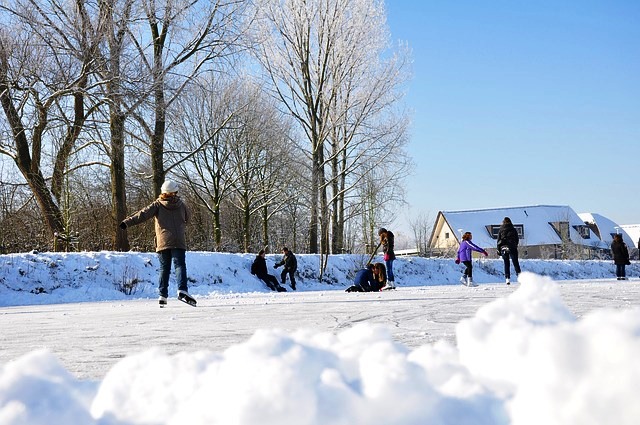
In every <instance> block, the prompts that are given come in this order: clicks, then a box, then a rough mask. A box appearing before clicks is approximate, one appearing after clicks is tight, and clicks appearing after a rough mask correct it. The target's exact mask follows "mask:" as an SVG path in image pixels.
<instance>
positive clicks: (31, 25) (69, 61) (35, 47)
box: [0, 0, 100, 234]
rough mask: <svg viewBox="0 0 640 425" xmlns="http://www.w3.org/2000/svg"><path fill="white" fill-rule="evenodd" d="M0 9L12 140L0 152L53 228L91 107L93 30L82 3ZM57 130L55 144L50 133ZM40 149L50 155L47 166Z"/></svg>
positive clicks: (59, 223)
mask: <svg viewBox="0 0 640 425" xmlns="http://www.w3.org/2000/svg"><path fill="white" fill-rule="evenodd" d="M47 6H48V8H47ZM0 10H2V11H4V12H6V13H7V15H6V18H7V22H12V25H13V26H14V27H13V28H11V27H10V26H5V28H4V29H3V30H2V31H0V101H1V103H2V108H3V110H4V113H5V116H6V118H7V125H8V131H9V132H10V133H11V136H10V140H12V141H13V145H12V146H11V145H3V146H1V147H0V152H1V153H3V154H5V155H8V156H9V157H11V158H12V159H13V160H14V162H15V164H16V165H17V167H18V169H19V170H20V172H21V173H22V175H23V177H24V178H25V180H26V181H27V183H28V184H29V186H30V188H31V190H32V192H33V194H34V196H35V198H36V200H37V202H38V205H39V207H40V209H41V211H42V214H43V217H44V219H45V222H46V224H47V227H48V229H49V231H50V233H51V234H56V233H57V232H63V231H64V227H65V225H64V222H63V219H62V215H61V212H60V208H59V205H58V201H60V196H61V188H62V180H63V176H64V173H65V170H66V167H67V163H68V160H69V158H70V156H71V155H72V152H73V150H74V147H75V145H76V142H77V140H78V137H79V136H80V133H81V131H82V128H83V125H84V122H85V120H86V119H87V118H88V116H89V115H90V114H91V113H92V111H93V107H89V108H87V107H86V105H85V99H86V92H87V90H88V89H89V87H88V86H89V76H90V72H91V70H92V61H93V55H94V52H95V51H96V48H97V45H98V42H99V39H100V37H99V35H98V33H99V32H100V31H99V29H98V30H97V31H96V28H95V27H94V26H93V25H92V24H91V21H90V20H89V19H87V16H86V13H85V12H86V10H85V8H84V3H83V2H77V4H76V7H75V10H74V11H73V12H75V13H65V12H69V11H68V10H65V9H64V8H60V7H59V5H58V4H56V3H55V2H35V1H30V0H24V1H19V0H18V1H14V2H8V3H5V4H3V5H1V6H0ZM10 18H11V19H10ZM10 30H13V31H10ZM9 31H10V32H9ZM59 130H62V131H61V133H62V137H60V139H59V140H61V141H60V143H56V141H55V140H54V139H53V136H52V133H54V132H55V131H59ZM47 152H49V153H50V154H51V155H52V156H54V159H53V161H52V163H51V164H49V166H48V167H47V166H46V165H45V164H43V157H45V156H46V154H47ZM46 169H48V170H50V171H51V175H52V179H51V188H50V189H49V187H48V185H47V178H46V176H45V170H46Z"/></svg>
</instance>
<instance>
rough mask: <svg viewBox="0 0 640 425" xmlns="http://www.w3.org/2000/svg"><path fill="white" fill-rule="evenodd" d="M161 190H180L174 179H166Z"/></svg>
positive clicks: (167, 191)
mask: <svg viewBox="0 0 640 425" xmlns="http://www.w3.org/2000/svg"><path fill="white" fill-rule="evenodd" d="M161 190H162V193H175V192H177V191H178V185H177V184H176V182H174V181H173V180H165V181H164V183H162V188H161Z"/></svg>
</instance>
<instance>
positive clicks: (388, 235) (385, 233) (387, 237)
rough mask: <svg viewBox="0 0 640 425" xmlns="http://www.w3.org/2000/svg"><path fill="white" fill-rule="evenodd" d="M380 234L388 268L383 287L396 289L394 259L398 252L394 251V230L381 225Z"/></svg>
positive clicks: (384, 288)
mask: <svg viewBox="0 0 640 425" xmlns="http://www.w3.org/2000/svg"><path fill="white" fill-rule="evenodd" d="M378 236H380V244H382V252H383V253H384V265H385V267H386V268H387V284H386V285H385V286H384V287H383V288H382V289H383V290H388V289H396V284H395V276H394V275H393V260H395V259H396V254H395V253H394V252H393V244H394V240H393V239H394V236H393V232H392V231H390V230H387V229H385V228H384V227H381V228H380V230H378Z"/></svg>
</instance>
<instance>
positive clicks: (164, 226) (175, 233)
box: [123, 195, 189, 252]
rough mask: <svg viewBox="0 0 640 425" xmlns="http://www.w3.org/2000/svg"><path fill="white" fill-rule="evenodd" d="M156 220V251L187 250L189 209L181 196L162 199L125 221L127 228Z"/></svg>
mask: <svg viewBox="0 0 640 425" xmlns="http://www.w3.org/2000/svg"><path fill="white" fill-rule="evenodd" d="M152 217H153V218H155V229H156V238H155V243H156V251H157V252H160V251H163V250H165V249H172V248H178V249H185V250H186V249H187V241H186V237H185V230H186V226H187V223H188V222H189V209H188V208H187V206H186V204H185V203H184V202H182V199H180V197H179V196H177V195H176V196H172V197H170V198H168V199H162V198H161V197H160V198H158V199H156V200H155V201H154V202H153V203H152V204H150V205H148V206H147V207H145V208H143V209H141V210H140V211H138V212H137V213H135V214H134V215H132V216H131V217H127V218H125V219H124V220H123V221H124V223H125V224H126V225H127V226H131V225H134V224H139V223H142V222H144V221H147V220H149V219H150V218H152Z"/></svg>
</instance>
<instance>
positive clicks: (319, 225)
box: [257, 0, 406, 254]
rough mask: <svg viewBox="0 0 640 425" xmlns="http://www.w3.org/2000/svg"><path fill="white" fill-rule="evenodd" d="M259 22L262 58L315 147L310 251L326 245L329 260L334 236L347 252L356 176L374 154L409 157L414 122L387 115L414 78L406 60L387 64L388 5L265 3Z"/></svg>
mask: <svg viewBox="0 0 640 425" xmlns="http://www.w3.org/2000/svg"><path fill="white" fill-rule="evenodd" d="M259 17H260V19H259V24H260V25H259V35H260V36H261V37H262V38H261V39H260V43H258V45H259V53H258V54H257V57H258V60H259V61H260V63H261V64H262V66H263V68H264V69H265V71H266V74H267V76H268V77H269V79H270V80H271V82H272V88H273V91H274V95H275V96H276V98H277V99H279V100H280V102H281V103H282V105H283V106H284V108H285V109H286V110H287V111H288V112H289V113H290V114H291V115H292V116H293V117H295V119H296V120H297V122H298V124H299V125H300V129H301V131H302V132H303V134H304V135H305V139H306V142H307V143H306V144H305V146H304V147H303V149H304V152H305V154H306V155H307V156H308V158H309V161H310V164H311V165H310V168H311V184H310V191H311V192H310V195H309V197H310V202H311V204H310V237H309V243H310V251H311V252H312V253H316V252H318V241H320V247H321V249H322V252H323V253H325V254H328V253H329V251H330V246H329V235H330V233H333V236H334V240H333V242H334V243H333V245H334V249H337V250H340V249H341V245H342V242H341V238H342V234H343V233H344V229H343V228H342V226H341V224H338V223H342V222H343V221H344V220H341V217H342V216H344V208H345V207H344V196H345V194H346V193H347V191H349V190H351V188H352V187H355V186H354V183H355V182H357V180H358V179H357V178H356V179H355V180H349V176H350V175H351V176H353V175H355V170H356V169H358V167H360V166H363V164H364V163H366V162H368V161H370V160H371V159H372V156H371V155H368V154H367V153H370V154H374V153H375V152H371V150H369V149H368V148H369V147H371V146H384V145H385V144H386V148H387V150H386V151H385V152H388V155H393V154H398V153H399V154H400V156H402V153H401V152H400V151H399V150H400V149H401V147H402V145H403V143H405V142H406V139H405V131H406V120H404V118H403V117H399V119H398V120H396V121H395V123H393V124H391V122H392V121H391V120H389V117H388V116H387V117H386V118H385V115H386V114H387V113H388V111H390V110H391V108H392V106H393V105H394V103H395V102H397V100H398V96H397V90H396V89H397V88H398V87H399V85H400V84H402V83H403V82H404V81H405V80H406V75H405V74H403V73H402V70H403V67H404V65H405V64H406V62H405V61H403V60H402V58H401V56H398V57H395V58H394V59H393V60H390V61H387V62H385V61H383V60H382V59H381V54H382V53H383V52H384V51H385V50H386V49H387V48H388V45H387V44H386V33H385V31H384V27H385V25H384V4H383V2H381V1H377V0H366V1H357V2H356V1H349V0H314V1H296V0H290V1H285V2H281V1H278V0H271V1H265V2H262V3H261V8H260V13H259ZM381 28H382V30H381ZM381 33H382V34H383V36H379V34H381ZM398 58H400V59H398ZM391 141H394V142H393V143H392V142H391ZM356 145H358V146H359V148H358V147H356ZM374 161H375V158H374ZM378 161H380V162H384V159H378ZM398 171H401V170H398ZM365 174H366V173H365V172H362V171H361V172H360V174H359V176H360V177H362V176H364V175H365ZM400 175H402V172H399V173H398V176H400ZM330 223H333V228H332V229H330ZM330 230H331V232H330Z"/></svg>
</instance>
